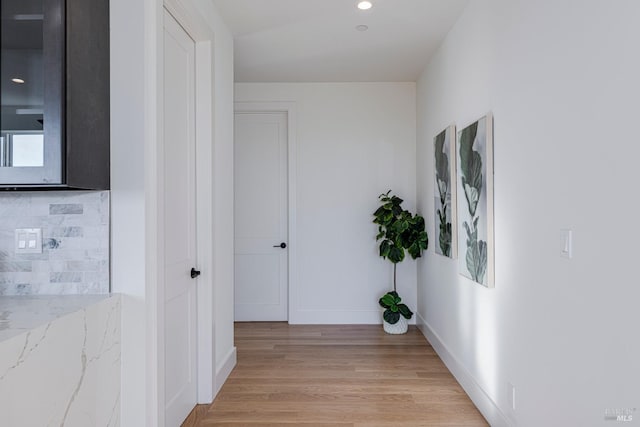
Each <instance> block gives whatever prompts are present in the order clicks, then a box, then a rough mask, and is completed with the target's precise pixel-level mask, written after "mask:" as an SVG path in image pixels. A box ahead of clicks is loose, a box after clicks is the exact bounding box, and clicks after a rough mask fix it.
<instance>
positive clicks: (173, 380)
mask: <svg viewBox="0 0 640 427" xmlns="http://www.w3.org/2000/svg"><path fill="white" fill-rule="evenodd" d="M162 71H163V79H164V83H163V127H162V132H163V137H162V152H163V156H162V158H163V162H162V170H163V176H162V177H161V178H160V179H161V180H162V196H161V198H160V200H161V206H160V209H161V210H162V215H161V218H162V219H163V221H162V225H161V226H162V228H163V236H164V239H163V242H164V243H163V247H162V253H163V259H162V262H163V266H164V271H163V273H164V274H163V276H164V277H163V282H164V292H163V294H164V307H163V309H164V310H163V311H164V316H163V317H164V325H163V327H164V339H163V341H164V354H163V360H164V372H163V374H164V381H163V382H164V408H165V409H164V416H165V420H164V421H165V425H167V426H174V425H180V424H181V423H182V421H184V419H185V418H186V417H187V415H188V414H189V412H190V411H191V410H192V409H193V407H194V406H195V405H196V403H197V375H196V372H197V365H196V363H197V357H196V352H197V335H196V334H197V331H196V317H197V309H196V292H197V291H196V282H197V280H194V279H192V278H191V276H190V270H191V268H192V267H195V266H196V244H197V241H196V197H195V195H196V180H195V179H196V169H195V161H196V160H195V148H196V145H195V42H194V41H193V40H192V39H191V38H190V37H189V35H188V34H187V33H186V32H185V30H184V29H183V28H182V27H181V26H180V24H178V22H177V21H176V20H175V19H174V18H173V17H172V16H171V15H170V14H169V13H168V12H167V11H166V10H165V11H164V23H163V70H162Z"/></svg>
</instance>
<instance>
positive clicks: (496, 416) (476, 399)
mask: <svg viewBox="0 0 640 427" xmlns="http://www.w3.org/2000/svg"><path fill="white" fill-rule="evenodd" d="M416 319H417V325H418V328H419V329H420V331H422V334H423V335H424V336H425V338H426V339H427V341H429V343H430V344H431V346H432V347H433V349H434V350H435V352H436V353H438V356H440V359H442V361H443V362H444V364H445V365H446V367H447V368H448V369H449V371H451V373H452V374H453V376H454V377H455V379H456V380H457V381H458V383H460V385H461V386H462V388H463V389H464V391H465V392H466V393H467V395H469V397H470V398H471V401H472V402H473V403H474V404H475V405H476V407H477V408H478V410H479V411H480V413H481V414H482V415H483V416H484V417H485V418H486V420H487V421H488V422H489V424H490V425H491V426H493V427H509V426H511V425H512V423H511V422H510V421H509V420H508V418H507V417H506V416H505V415H504V413H503V412H502V411H501V410H500V408H498V405H496V403H495V402H494V401H493V399H491V398H490V397H489V395H488V394H487V393H486V392H485V391H484V389H483V388H482V387H481V386H480V384H478V382H477V381H476V379H475V378H474V377H473V375H471V373H470V372H469V371H468V370H467V368H465V366H464V365H463V364H462V363H460V361H459V360H458V359H457V358H456V357H455V356H454V355H453V354H452V353H451V352H450V351H449V349H448V348H447V346H446V344H445V343H443V342H442V340H441V339H440V337H439V336H438V334H437V333H435V332H434V331H433V329H431V326H429V324H428V323H427V322H426V321H425V320H424V318H423V317H422V316H420V314H416Z"/></svg>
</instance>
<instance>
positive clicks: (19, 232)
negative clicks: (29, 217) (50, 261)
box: [15, 228, 42, 254]
mask: <svg viewBox="0 0 640 427" xmlns="http://www.w3.org/2000/svg"><path fill="white" fill-rule="evenodd" d="M15 251H16V254H41V253H42V228H16V232H15Z"/></svg>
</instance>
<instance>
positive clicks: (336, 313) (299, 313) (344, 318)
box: [289, 309, 415, 325]
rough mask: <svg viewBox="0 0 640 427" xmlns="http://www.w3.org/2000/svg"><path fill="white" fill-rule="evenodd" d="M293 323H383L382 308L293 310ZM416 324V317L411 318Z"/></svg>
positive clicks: (290, 322)
mask: <svg viewBox="0 0 640 427" xmlns="http://www.w3.org/2000/svg"><path fill="white" fill-rule="evenodd" d="M289 324H291V325H382V309H380V310H360V311H357V310H305V309H299V310H292V311H291V312H290V316H289ZM409 324H410V325H414V324H415V318H414V317H412V318H411V320H409Z"/></svg>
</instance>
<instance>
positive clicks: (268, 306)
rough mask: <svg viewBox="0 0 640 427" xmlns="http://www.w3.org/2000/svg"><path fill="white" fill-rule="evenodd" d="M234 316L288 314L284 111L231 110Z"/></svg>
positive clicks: (277, 317) (245, 318) (261, 318)
mask: <svg viewBox="0 0 640 427" xmlns="http://www.w3.org/2000/svg"><path fill="white" fill-rule="evenodd" d="M234 155H235V165H234V168H235V169H234V170H235V172H234V174H235V177H234V179H235V182H234V184H235V319H236V320H237V321H280V320H287V318H288V315H287V314H288V309H287V307H288V280H287V278H288V276H287V274H288V267H287V258H288V257H287V254H288V248H287V247H286V245H287V244H288V242H287V224H288V222H287V206H288V204H287V114H286V113H241V112H237V113H236V115H235V153H234Z"/></svg>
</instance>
